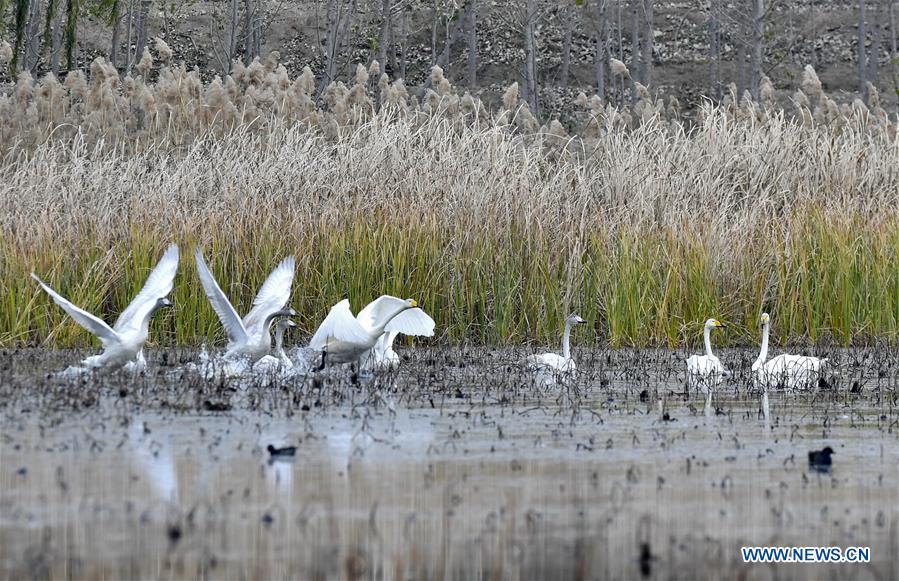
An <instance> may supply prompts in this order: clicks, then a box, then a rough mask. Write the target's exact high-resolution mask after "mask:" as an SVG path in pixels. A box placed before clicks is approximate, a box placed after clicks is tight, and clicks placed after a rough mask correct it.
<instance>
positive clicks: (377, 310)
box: [356, 295, 435, 369]
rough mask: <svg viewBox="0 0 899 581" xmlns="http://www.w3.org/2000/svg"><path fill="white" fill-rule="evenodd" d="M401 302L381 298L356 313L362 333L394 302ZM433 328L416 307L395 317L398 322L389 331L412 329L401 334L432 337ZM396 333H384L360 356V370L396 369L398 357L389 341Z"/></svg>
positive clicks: (389, 298) (394, 338)
mask: <svg viewBox="0 0 899 581" xmlns="http://www.w3.org/2000/svg"><path fill="white" fill-rule="evenodd" d="M401 300H402V299H398V298H396V297H392V296H390V295H381V296H380V297H378V298H376V299H375V300H373V301H372V302H370V303H368V304H367V305H366V306H365V308H364V309H362V310H361V311H359V314H358V315H356V320H357V321H358V322H359V324H360V325H362V327H364V328H365V329H366V330H368V331H374V329H375V327H376V326H377V323H378V321H379V320H380V319H381V317H382V314H383V313H384V311H386V310H390V309H391V308H392V306H393V305H395V304H397V301H401ZM434 326H435V325H434V319H432V318H431V317H430V316H429V315H428V314H427V313H425V312H424V311H423V310H422V309H420V308H418V307H416V308H414V309H409V310H407V311H403V312H402V314H400V315H398V319H394V320H393V321H392V322H391V324H390V327H391V329H397V328H399V327H402V328H404V329H407V330H410V329H414V330H415V332H408V333H406V332H404V334H406V335H417V336H420V337H432V336H433V335H434ZM399 334H400V331H398V330H391V331H385V333H384V334H383V335H381V337H380V339H378V340H377V342H375V345H374V347H372V348H371V349H369V350H368V351H366V352H365V353H363V354H362V358H361V359H362V369H393V368H395V367H396V366H398V365H399V363H400V356H399V355H398V354H397V353H396V351H394V350H393V342H394V341H395V340H396V336H397V335H399Z"/></svg>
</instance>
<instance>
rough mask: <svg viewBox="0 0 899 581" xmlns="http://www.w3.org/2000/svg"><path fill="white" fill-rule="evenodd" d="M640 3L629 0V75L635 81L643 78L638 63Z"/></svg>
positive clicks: (633, 95) (634, 96)
mask: <svg viewBox="0 0 899 581" xmlns="http://www.w3.org/2000/svg"><path fill="white" fill-rule="evenodd" d="M640 4H641V0H631V63H630V67H629V68H630V70H631V76H632V77H633V78H634V79H635V80H637V81H642V79H643V73H642V67H641V65H640V12H641V9H640V6H639V5H640ZM636 96H637V94H636V93H634V94H632V95H631V97H632V98H634V99H636Z"/></svg>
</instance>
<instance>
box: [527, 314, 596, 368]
mask: <svg viewBox="0 0 899 581" xmlns="http://www.w3.org/2000/svg"><path fill="white" fill-rule="evenodd" d="M581 323H586V321H584V319H582V318H580V317H579V316H578V315H575V314H574V313H572V314H570V315H568V318H566V319H565V331H564V332H563V333H562V354H561V355H560V354H558V353H540V354H537V355H531V356H530V357H528V358H527V359H526V360H525V361H526V362H527V365H528V367H530V368H531V369H534V370H538V371H539V370H548V371H553V372H556V373H574V372H575V371H577V365H575V363H574V359H572V358H571V330H572V329H573V328H574V327H575V326H576V325H580V324H581Z"/></svg>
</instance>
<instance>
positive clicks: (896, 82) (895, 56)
mask: <svg viewBox="0 0 899 581" xmlns="http://www.w3.org/2000/svg"><path fill="white" fill-rule="evenodd" d="M896 10H897V9H896V0H890V62H892V63H893V91H894V93H895V94H896V108H897V109H899V50H897V48H896V22H897V17H896Z"/></svg>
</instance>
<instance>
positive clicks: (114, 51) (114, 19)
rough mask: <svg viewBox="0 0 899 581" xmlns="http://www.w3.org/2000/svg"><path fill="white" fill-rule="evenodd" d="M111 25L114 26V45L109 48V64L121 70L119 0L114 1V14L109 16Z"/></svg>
mask: <svg viewBox="0 0 899 581" xmlns="http://www.w3.org/2000/svg"><path fill="white" fill-rule="evenodd" d="M109 20H110V24H112V43H111V45H110V47H109V62H110V63H112V66H114V67H115V68H117V69H118V68H119V62H118V61H119V34H120V32H119V31H120V29H121V24H122V22H121V20H122V19H121V17H120V16H119V0H113V3H112V13H111V14H110V16H109Z"/></svg>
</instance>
